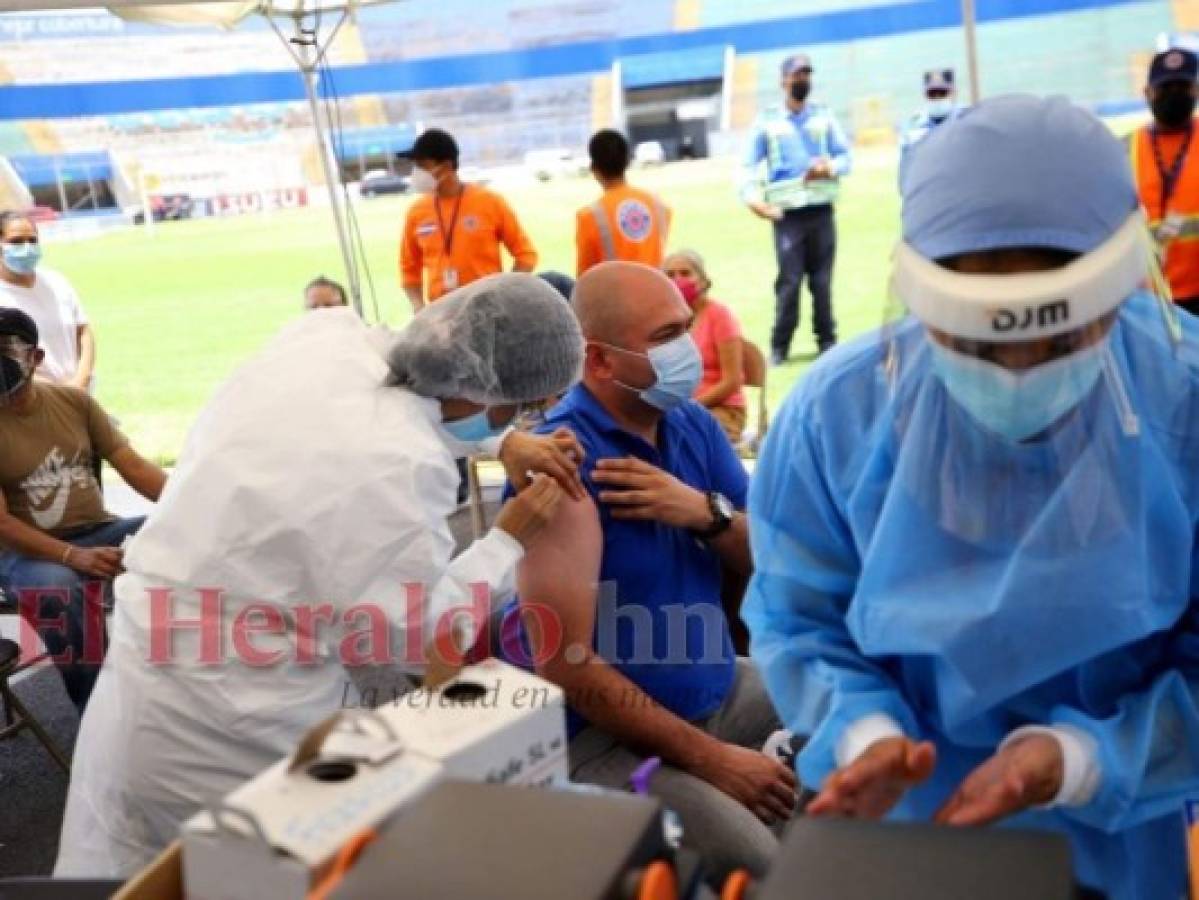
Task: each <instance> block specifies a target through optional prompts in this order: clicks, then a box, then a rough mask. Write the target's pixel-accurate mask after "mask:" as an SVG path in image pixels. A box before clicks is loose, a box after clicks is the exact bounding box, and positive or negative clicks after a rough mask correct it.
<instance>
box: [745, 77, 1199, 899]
mask: <svg viewBox="0 0 1199 900" xmlns="http://www.w3.org/2000/svg"><path fill="white" fill-rule="evenodd" d="M901 187H902V192H903V240H902V241H901V242H900V244H899V245H898V247H897V248H896V251H895V257H894V270H893V287H894V290H895V293H896V294H897V295H898V297H899V299H901V300H902V301H903V303H904V305H905V306H906V309H907V312H908V315H907V316H906V317H904V318H902V319H901V320H899V321H897V322H893V323H891V324H890V325H888V326H887V327H884V328H883V329H882V330H881V331H880V332H877V333H875V334H872V335H869V336H867V337H865V338H864V339H862V340H859V341H857V342H856V343H854V344H852V345H849V346H845V347H842V348H839V349H838V350H837V351H836V352H834V353H830V354H828V355H826V356H825V357H823V358H822V359H821V360H820V361H819V362H817V363H816V364H815V365H814V366H813V368H812V370H811V371H810V373H809V374H808V375H807V377H806V378H805V379H804V381H803V382H802V383H801V384H800V385H799V386H798V387H797V389H796V390H795V391H793V392H792V394H791V396H790V397H789V398H788V399H787V401H786V402H785V404H784V407H783V410H782V412H781V414H780V415H779V417H778V419H777V422H776V423H774V424H772V426H771V429H770V434H769V436H768V437H767V439H766V445H765V448H764V451H763V454H762V457H761V459H760V461H759V463H758V468H757V470H756V472H755V473H754V480H753V484H752V486H751V493H750V501H749V518H750V531H751V542H752V548H753V552H754V562H755V567H756V574H755V576H754V580H753V583H752V585H751V588H750V593H749V596H748V598H747V601H746V604H745V608H744V612H743V615H744V617H745V619H746V622H747V623H748V625H749V628H750V631H751V633H752V636H753V643H752V647H753V656H754V658H755V660H756V661H757V663H758V664H759V666H760V667H761V669H762V672H763V675H764V677H765V679H766V682H767V686H768V688H769V690H770V693H771V695H772V697H773V699H774V701H775V704H776V706H777V708H778V710H779V713H780V715H781V717H782V718H783V720H784V721H785V722H786V724H787V727H788V728H790V729H791V730H792V731H794V732H796V733H798V734H804V735H807V736H809V740H808V743H807V744H806V745H805V746H804V748H803V750H802V751H801V752H800V754H799V756H798V760H797V764H798V769H799V773H800V776H801V779H802V781H803V782H804V784H805V785H807V786H809V787H811V788H812V789H814V790H816V791H817V792H818V794H817V796H816V797H815V798H814V799H813V800H812V802H811V803H810V804H808V806H807V809H806V812H807V814H808V815H818V816H819V815H829V816H852V817H861V818H880V817H882V816H890V817H892V818H895V819H901V820H907V821H928V820H935V821H938V822H941V823H945V824H948V825H952V826H967V825H980V824H988V823H1000V824H1002V825H1012V826H1024V827H1030V828H1043V829H1049V830H1053V831H1057V832H1061V833H1063V834H1065V835H1066V836H1067V838H1068V839H1069V841H1070V843H1071V845H1072V848H1073V855H1074V861H1075V868H1076V875H1077V878H1078V880H1079V881H1080V882H1081V883H1082V884H1083V885H1085V886H1087V887H1089V888H1092V889H1097V890H1099V891H1102V892H1103V893H1104V894H1106V895H1107V896H1109V897H1110V898H1111V900H1134V898H1135V900H1167V898H1168V900H1176V898H1179V897H1181V896H1183V895H1184V894H1185V893H1186V886H1185V885H1186V878H1185V873H1186V864H1185V850H1184V826H1183V822H1184V819H1183V812H1184V802H1185V801H1186V800H1187V799H1188V798H1196V797H1199V607H1197V605H1196V602H1195V598H1196V597H1197V596H1199V567H1197V566H1196V546H1197V545H1196V526H1197V525H1199V353H1197V348H1199V344H1197V339H1199V321H1197V320H1196V319H1193V318H1191V317H1190V316H1185V315H1184V316H1183V317H1182V320H1181V321H1180V320H1179V317H1178V314H1177V313H1176V312H1175V310H1174V309H1173V308H1172V305H1171V304H1170V303H1169V302H1168V293H1164V291H1163V289H1162V287H1161V278H1160V271H1158V270H1157V269H1156V262H1155V258H1154V256H1153V254H1152V245H1151V243H1150V241H1149V239H1148V236H1147V231H1146V225H1145V220H1144V217H1143V215H1142V213H1141V211H1140V209H1139V206H1138V203H1137V197H1136V191H1135V189H1134V187H1133V183H1132V176H1131V174H1130V172H1129V168H1128V162H1127V158H1126V154H1125V153H1124V150H1123V148H1122V147H1121V146H1120V143H1119V142H1118V141H1117V140H1116V139H1115V138H1114V137H1113V136H1112V134H1111V133H1110V132H1109V131H1108V129H1107V127H1106V126H1105V125H1103V123H1102V122H1100V121H1099V120H1098V119H1096V118H1095V117H1094V116H1093V115H1091V114H1090V113H1089V112H1086V111H1084V110H1082V109H1080V108H1078V107H1075V106H1072V105H1071V104H1070V103H1068V102H1067V101H1066V100H1064V99H1062V98H1053V99H1039V98H1035V97H1027V96H1007V97H997V98H995V99H992V100H989V101H986V102H984V103H982V104H980V105H979V106H977V107H975V108H974V109H972V110H969V111H967V112H964V113H963V114H962V115H961V117H960V118H958V119H956V120H954V121H953V122H950V123H948V124H946V125H943V126H941V127H940V128H938V129H937V130H936V131H935V132H933V133H932V134H930V135H929V136H928V137H927V138H926V139H925V140H923V141H921V142H920V144H919V145H917V146H916V147H914V148H913V149H912V151H911V154H910V156H909V159H908V165H907V169H906V171H905V173H904V177H903V181H902V185H901ZM1146 287H1150V288H1151V289H1149V290H1147V289H1146Z"/></svg>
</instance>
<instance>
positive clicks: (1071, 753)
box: [999, 725, 1102, 809]
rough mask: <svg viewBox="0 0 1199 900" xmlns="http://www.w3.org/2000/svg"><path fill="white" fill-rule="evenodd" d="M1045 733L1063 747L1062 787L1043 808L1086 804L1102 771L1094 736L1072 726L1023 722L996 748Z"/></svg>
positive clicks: (1089, 800) (1097, 784)
mask: <svg viewBox="0 0 1199 900" xmlns="http://www.w3.org/2000/svg"><path fill="white" fill-rule="evenodd" d="M1032 734H1044V735H1048V736H1049V737H1052V738H1054V739H1055V740H1056V741H1057V743H1058V746H1059V747H1061V750H1062V786H1061V788H1060V789H1059V790H1058V792H1057V796H1056V797H1054V798H1053V799H1052V800H1050V801H1049V802H1048V803H1046V804H1044V805H1043V806H1042V807H1041V808H1042V809H1052V808H1053V807H1055V806H1085V805H1086V804H1088V803H1090V802H1091V800H1092V798H1094V796H1095V792H1096V791H1098V790H1099V781H1100V776H1101V774H1102V772H1101V770H1100V768H1099V745H1098V744H1097V743H1096V742H1095V739H1094V738H1093V737H1091V736H1090V735H1089V734H1087V733H1086V732H1085V731H1083V730H1082V729H1079V728H1074V727H1073V726H1071V725H1053V726H1045V725H1025V726H1024V727H1022V728H1017V729H1016V730H1015V731H1013V732H1012V733H1011V734H1009V735H1008V736H1007V737H1006V738H1004V739H1003V743H1002V744H1000V745H999V749H1000V750H1002V749H1003V748H1004V747H1007V746H1010V745H1011V744H1013V743H1015V741H1017V740H1019V739H1020V738H1022V737H1027V736H1028V735H1032Z"/></svg>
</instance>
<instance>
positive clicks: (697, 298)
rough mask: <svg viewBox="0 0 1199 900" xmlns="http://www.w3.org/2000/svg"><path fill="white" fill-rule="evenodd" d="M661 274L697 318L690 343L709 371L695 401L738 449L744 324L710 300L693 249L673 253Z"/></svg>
mask: <svg viewBox="0 0 1199 900" xmlns="http://www.w3.org/2000/svg"><path fill="white" fill-rule="evenodd" d="M662 271H663V272H665V273H666V277H667V278H669V279H670V280H671V281H673V282H674V286H675V287H677V288H678V289H679V293H680V294H682V295H683V299H684V300H686V301H687V305H688V306H690V307H691V309H692V310H693V311H694V313H695V318H694V319H692V321H691V338H692V340H694V341H695V346H696V347H697V348H699V355H700V357H701V358H702V359H703V366H704V374H703V378H702V379H701V380H700V383H699V387H697V388H696V389H695V399H696V400H698V401H699V403H700V404H701V405H702V406H705V407H707V409H708V411H709V412H710V413H712V415H713V416H715V417H716V421H718V422H719V423H720V427H721V428H723V429H724V433H725V434H727V435H728V437H729V440H730V441H731V442H732V444H733V446H736V445H737V444H738V443H740V441H741V434H742V432H743V431H744V430H745V394H744V393H743V392H742V390H741V387H742V385H743V384H744V383H745V375H744V372H743V370H742V367H743V360H742V355H743V353H742V346H741V323H740V322H738V321H737V316H736V315H735V314H734V313H733V311H732V310H731V309H729V308H728V307H727V306H725V305H724V304H723V303H721V302H720V301H718V300H714V299H712V298H711V297H709V296H708V291H709V290H710V289H711V287H712V281H711V279H709V278H708V273H707V270H706V269H705V267H704V261H703V258H702V257H701V256H700V255H699V254H698V253H696V252H695V251H694V250H677V251H675V252H674V253H671V254H670V255H669V256H668V257H666V259H665V260H663V262H662Z"/></svg>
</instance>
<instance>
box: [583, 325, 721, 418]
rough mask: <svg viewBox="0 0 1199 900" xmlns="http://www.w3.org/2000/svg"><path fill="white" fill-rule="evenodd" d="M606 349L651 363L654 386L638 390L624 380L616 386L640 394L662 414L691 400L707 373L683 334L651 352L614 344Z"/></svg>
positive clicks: (697, 354) (693, 342) (686, 335)
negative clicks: (642, 351) (639, 357)
mask: <svg viewBox="0 0 1199 900" xmlns="http://www.w3.org/2000/svg"><path fill="white" fill-rule="evenodd" d="M604 346H605V347H612V349H613V350H619V351H621V352H622V353H631V354H632V355H634V356H643V357H646V358H647V359H648V360H649V364H650V365H651V366H653V369H654V379H655V380H654V383H653V385H651V386H650V387H647V388H635V387H631V386H630V385H627V384H624V383H623V382H620V381H617V382H616V384H619V385H620V386H621V387H622V388H627V389H628V390H630V391H636V392H637V395H638V396H639V397H640V398H641V399H642V400H644V401H645V402H646V403H648V404H649V405H650V406H652V407H655V408H656V409H660V410H662V412H669V411H670V410H672V409H674V408H675V407H676V406H681V405H682V404H684V403H686V402H687V401H688V400H690V399H691V397H692V395H693V394H694V393H695V389H696V387H698V386H699V380H700V377H701V376H702V375H703V373H704V364H703V360H702V358H701V357H700V355H699V348H698V347H696V346H695V341H693V340H692V339H691V335H689V334H686V333H684V334H681V335H679V336H678V337H677V338H675V339H674V340H673V341H667V342H666V343H665V344H659V345H658V346H657V347H651V348H650V350H649V352H648V353H637V352H636V351H634V350H625V349H624V348H623V347H615V346H613V345H611V344H605V345H604Z"/></svg>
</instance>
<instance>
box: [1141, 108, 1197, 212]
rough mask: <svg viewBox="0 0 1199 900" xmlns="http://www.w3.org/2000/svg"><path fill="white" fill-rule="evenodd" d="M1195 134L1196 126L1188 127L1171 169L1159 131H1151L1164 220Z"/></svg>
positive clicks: (1150, 141)
mask: <svg viewBox="0 0 1199 900" xmlns="http://www.w3.org/2000/svg"><path fill="white" fill-rule="evenodd" d="M1194 132H1195V129H1194V126H1193V125H1190V124H1188V125H1187V133H1186V137H1185V138H1183V140H1182V146H1181V147H1180V148H1179V149H1178V155H1177V156H1175V157H1174V161H1173V162H1172V163H1170V166H1169V168H1167V167H1166V164H1165V161H1164V160H1163V159H1162V149H1161V147H1160V146H1158V143H1157V129H1156V128H1152V129H1150V130H1149V143H1150V144H1152V145H1153V161H1154V163H1156V164H1157V175H1158V177H1159V178H1160V179H1161V182H1162V211H1161V217H1160V218H1162V219H1165V218H1166V208H1167V207H1168V206H1169V205H1170V198H1171V197H1172V196H1173V195H1174V188H1176V187H1177V186H1178V177H1179V176H1180V175H1181V174H1182V164H1183V163H1184V162H1185V161H1186V158H1187V151H1188V150H1190V148H1191V135H1193V134H1194Z"/></svg>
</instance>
